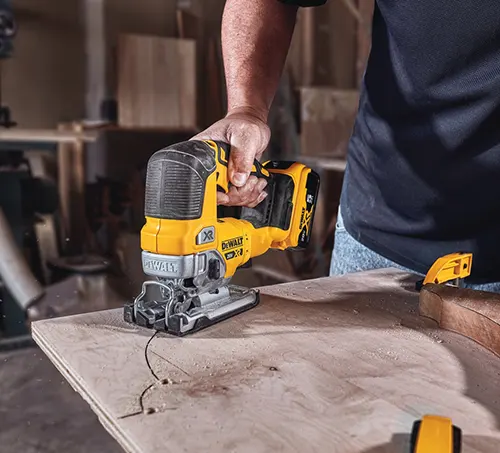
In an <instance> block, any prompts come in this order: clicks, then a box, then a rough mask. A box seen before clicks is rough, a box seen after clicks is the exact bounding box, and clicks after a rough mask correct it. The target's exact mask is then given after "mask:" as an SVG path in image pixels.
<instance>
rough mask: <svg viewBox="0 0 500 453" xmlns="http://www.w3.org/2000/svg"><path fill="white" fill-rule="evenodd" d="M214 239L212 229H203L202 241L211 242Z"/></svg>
mask: <svg viewBox="0 0 500 453" xmlns="http://www.w3.org/2000/svg"><path fill="white" fill-rule="evenodd" d="M213 240H214V231H213V230H205V231H203V240H202V242H204V243H205V242H213Z"/></svg>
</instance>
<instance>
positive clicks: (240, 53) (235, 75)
mask: <svg viewBox="0 0 500 453" xmlns="http://www.w3.org/2000/svg"><path fill="white" fill-rule="evenodd" d="M296 15H297V8H296V7H294V6H289V5H284V4H282V3H280V2H279V1H278V0H252V1H250V0H227V2H226V7H225V10H224V16H223V21H222V48H223V54H224V69H225V74H226V84H227V91H228V93H227V94H228V110H229V112H231V111H234V110H236V109H240V108H250V109H252V110H254V111H255V113H256V114H257V115H258V116H259V117H260V118H261V119H262V120H264V121H266V119H267V114H268V112H269V108H270V106H271V103H272V100H273V98H274V95H275V93H276V89H277V87H278V83H279V80H280V77H281V73H282V71H283V66H284V64H285V60H286V56H287V53H288V49H289V47H290V41H291V38H292V34H293V29H294V26H295V20H296Z"/></svg>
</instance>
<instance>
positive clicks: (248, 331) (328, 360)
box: [33, 270, 500, 453]
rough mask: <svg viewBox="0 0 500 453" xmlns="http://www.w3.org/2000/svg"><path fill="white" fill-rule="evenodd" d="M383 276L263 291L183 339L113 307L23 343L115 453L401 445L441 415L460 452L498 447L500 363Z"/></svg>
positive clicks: (44, 328) (401, 282)
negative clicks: (48, 363) (121, 452)
mask: <svg viewBox="0 0 500 453" xmlns="http://www.w3.org/2000/svg"><path fill="white" fill-rule="evenodd" d="M414 283H415V279H413V277H411V276H409V275H407V274H404V273H401V272H398V271H393V270H381V271H372V272H365V273H360V274H354V275H349V276H345V277H337V278H325V279H319V280H312V281H306V282H294V283H287V284H283V285H277V286H272V287H267V288H263V289H262V303H261V304H260V305H259V306H258V307H257V308H255V309H253V310H251V311H248V312H246V313H244V314H242V315H240V316H237V317H233V318H231V319H230V320H227V321H225V322H223V323H220V324H218V325H217V326H213V327H212V328H210V329H207V330H204V331H201V332H198V333H196V334H194V335H192V336H189V337H185V338H174V337H169V336H166V335H163V334H157V335H154V336H152V335H151V332H150V331H149V330H143V329H139V328H137V327H134V326H130V325H128V324H126V323H124V322H123V321H122V320H121V310H111V311H102V312H98V313H92V314H85V315H78V316H73V317H67V318H60V319H51V320H45V321H39V322H37V323H34V324H33V336H34V338H35V339H36V341H37V343H38V344H39V345H40V346H41V348H42V349H43V350H44V351H45V353H46V354H47V355H48V356H49V357H50V359H51V360H52V361H53V362H54V364H55V365H56V366H57V367H58V369H59V370H60V371H61V373H62V374H63V375H64V376H65V377H66V379H68V381H69V382H70V383H71V384H72V385H73V386H74V388H75V389H76V390H77V391H78V392H79V393H80V394H81V395H82V396H83V397H84V398H85V399H86V400H87V402H88V403H89V404H90V405H91V407H92V409H93V410H94V411H95V412H96V413H97V414H98V415H99V417H100V419H101V422H102V423H103V424H104V425H105V426H106V427H107V429H108V430H109V431H110V432H111V433H112V434H113V436H114V437H115V438H116V439H117V440H118V441H119V442H120V444H121V445H122V446H123V447H124V449H125V450H126V451H129V452H134V453H136V452H137V453H150V452H151V453H153V452H157V451H162V452H178V451H184V452H196V453H198V452H200V451H210V452H215V453H217V452H226V451H234V452H252V453H259V452H269V451H284V452H285V451H286V452H320V451H321V452H323V451H329V452H333V453H337V452H338V453H383V452H388V453H390V452H398V453H399V452H404V451H408V448H407V442H408V438H409V433H410V430H411V425H412V423H413V421H414V420H415V419H417V418H420V417H421V416H422V415H424V414H426V413H434V414H437V415H446V416H450V417H452V419H453V421H454V422H455V423H456V424H457V425H458V426H460V427H461V428H462V429H463V432H464V443H465V446H464V452H481V453H494V452H495V453H496V452H497V446H498V442H499V441H500V431H499V424H500V403H499V400H498V390H497V389H498V387H499V385H500V362H499V360H498V358H497V357H496V356H494V355H493V354H490V353H489V352H488V351H486V350H484V349H483V348H481V347H480V346H479V345H477V344H475V343H473V342H472V341H470V340H468V339H465V338H463V337H461V336H458V335H456V334H453V333H451V332H445V331H439V330H437V329H436V328H435V327H436V325H435V323H434V322H432V321H430V320H428V319H426V318H421V317H419V316H418V314H417V310H418V294H416V293H415V292H414V291H413V287H414Z"/></svg>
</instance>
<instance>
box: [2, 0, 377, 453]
mask: <svg viewBox="0 0 500 453" xmlns="http://www.w3.org/2000/svg"><path fill="white" fill-rule="evenodd" d="M224 3H225V2H224V0H177V1H175V0H141V1H136V0H0V90H1V96H0V107H1V109H0V258H1V259H0V299H1V302H0V314H1V318H0V390H1V392H0V395H1V396H0V401H1V404H0V420H2V423H1V424H0V445H1V446H2V447H1V451H2V452H3V453H10V452H17V451H24V452H26V453H29V452H56V451H63V450H65V449H68V450H69V451H71V452H76V453H78V452H94V451H99V452H115V451H116V452H119V451H121V450H120V447H119V446H118V444H116V443H115V441H114V440H112V439H111V437H109V436H108V434H107V433H106V432H105V431H104V428H102V426H101V425H100V424H99V422H98V420H97V419H96V418H95V415H94V414H93V413H92V412H91V410H90V408H89V407H88V406H87V404H86V403H85V402H84V401H83V400H82V399H81V398H80V396H78V395H77V394H76V393H74V392H73V390H72V389H71V388H70V387H69V385H68V384H67V383H66V382H65V381H63V379H62V377H61V376H60V375H59V374H58V373H57V371H56V370H55V368H54V367H53V366H52V364H50V363H49V362H48V361H47V359H46V358H45V357H44V356H43V355H42V353H41V352H40V351H39V350H38V349H37V348H36V347H35V346H34V345H33V343H32V341H31V337H30V330H29V329H30V326H29V322H30V320H34V319H39V318H43V317H47V316H61V315H67V314H72V313H83V312H88V311H93V310H101V309H105V308H110V307H119V306H122V305H123V303H124V302H125V301H126V300H128V299H130V298H131V297H133V296H134V295H136V294H137V292H138V289H139V287H140V285H141V283H142V281H143V280H144V274H143V273H142V269H141V261H140V244H139V232H140V229H141V227H142V224H143V220H144V217H143V197H144V183H143V179H144V172H145V165H146V163H147V160H148V158H149V157H150V156H151V155H152V154H153V153H154V152H155V151H157V150H158V149H160V148H162V147H164V146H166V145H169V144H173V143H176V142H178V141H181V140H185V139H188V138H190V137H191V136H192V135H194V134H195V133H196V132H197V131H200V130H202V129H204V128H205V127H206V126H208V125H210V124H211V123H212V122H214V121H216V120H217V119H219V118H221V117H222V116H223V115H224V113H225V88H224V76H223V68H222V60H221V43H220V22H221V16H222V10H223V7H224ZM372 12H373V0H331V1H330V2H329V4H328V5H326V6H323V7H320V8H312V9H303V10H301V11H300V14H299V18H298V23H297V28H296V32H295V35H294V38H293V43H292V48H291V51H290V54H289V58H288V62H287V66H286V71H285V73H284V74H283V78H282V80H281V84H280V87H279V91H278V94H277V96H276V99H275V102H274V104H273V108H272V111H271V115H270V120H269V124H270V126H271V129H272V134H273V136H272V137H273V138H272V141H271V143H270V146H269V149H268V151H267V152H266V154H267V156H268V157H271V158H273V159H296V160H300V161H302V162H304V163H305V164H308V165H310V166H312V167H313V168H315V169H316V170H317V171H318V172H319V173H320V175H321V178H322V179H321V186H322V188H321V194H320V204H319V206H318V210H317V214H316V218H315V223H314V234H313V241H312V243H311V245H310V247H309V249H308V250H307V251H305V252H280V254H278V255H276V253H273V252H269V253H268V254H266V255H265V256H264V257H262V258H259V259H256V260H254V262H253V266H252V268H251V269H245V270H241V271H238V273H237V275H236V277H235V280H236V281H237V282H238V283H240V284H243V285H245V286H261V285H267V284H273V283H280V282H286V281H294V280H300V279H307V278H312V277H318V276H323V275H327V273H328V267H329V261H330V255H331V249H332V246H333V237H334V230H335V223H336V211H337V207H338V202H339V195H340V187H341V184H342V176H343V171H344V167H345V156H346V147H347V141H348V139H349V136H350V133H351V130H352V125H353V121H354V117H355V114H356V111H357V105H358V88H359V84H360V81H361V78H362V74H363V71H364V67H365V62H366V59H367V56H368V53H369V48H370V25H371V17H372ZM267 156H266V157H267ZM283 254H284V255H283ZM283 256H285V257H286V259H283ZM33 298H39V299H40V303H39V304H37V305H36V306H35V307H32V308H30V307H29V304H30V301H31V300H33Z"/></svg>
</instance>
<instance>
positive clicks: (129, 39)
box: [118, 35, 196, 130]
mask: <svg viewBox="0 0 500 453" xmlns="http://www.w3.org/2000/svg"><path fill="white" fill-rule="evenodd" d="M118 68H119V70H118V115H119V123H120V125H121V126H125V127H150V128H166V129H173V130H185V129H191V130H194V129H196V43H195V42H194V41H192V40H187V39H176V38H163V37H158V36H145V35H122V36H121V37H120V41H119V50H118Z"/></svg>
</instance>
